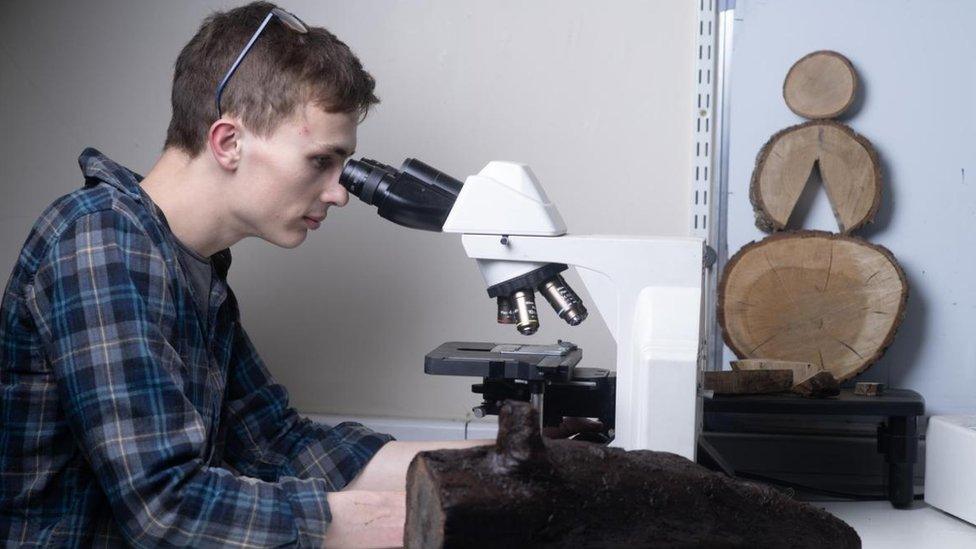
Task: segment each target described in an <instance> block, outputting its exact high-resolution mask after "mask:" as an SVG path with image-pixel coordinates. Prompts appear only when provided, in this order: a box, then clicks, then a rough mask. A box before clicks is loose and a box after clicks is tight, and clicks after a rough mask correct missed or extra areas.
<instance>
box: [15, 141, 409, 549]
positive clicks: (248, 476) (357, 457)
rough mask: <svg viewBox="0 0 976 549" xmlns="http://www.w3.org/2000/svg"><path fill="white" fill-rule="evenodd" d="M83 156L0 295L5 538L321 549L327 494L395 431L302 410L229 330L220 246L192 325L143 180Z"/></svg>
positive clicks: (233, 326)
mask: <svg viewBox="0 0 976 549" xmlns="http://www.w3.org/2000/svg"><path fill="white" fill-rule="evenodd" d="M79 163H80V165H81V168H82V171H83V172H84V175H85V179H86V185H85V187H84V188H82V189H80V190H77V191H75V192H73V193H71V194H68V195H66V196H64V197H62V198H60V199H58V200H57V201H56V202H55V203H54V204H53V205H52V206H51V207H49V208H48V209H47V210H46V211H45V212H44V213H43V214H42V216H41V217H40V219H39V220H38V221H37V223H36V224H35V225H34V228H33V230H32V231H31V233H30V235H29V237H28V239H27V242H26V244H25V245H24V247H23V249H22V251H21V254H20V257H19V260H18V261H17V263H16V266H15V268H14V271H13V274H12V276H11V278H10V281H9V282H8V284H7V287H6V290H5V292H4V295H3V302H2V305H0V407H2V410H0V540H4V541H5V542H6V543H8V544H12V545H43V546H56V547H64V546H85V547H87V546H93V545H102V544H104V545H110V546H111V545H125V544H130V545H135V546H146V547H150V546H151V547H160V546H182V547H201V546H217V545H219V546H233V547H259V546H260V547H263V546H269V545H275V546H278V545H298V546H308V545H319V546H321V545H322V538H323V535H324V533H325V531H326V528H327V527H328V525H329V522H330V521H331V515H330V513H329V508H328V506H327V503H326V493H327V492H329V491H334V490H339V489H341V488H342V487H343V486H345V485H346V484H348V483H349V482H350V481H351V480H352V479H353V478H354V477H355V476H356V475H357V474H358V473H359V471H360V470H361V469H362V468H363V466H364V465H365V464H366V462H367V461H369V459H370V458H371V457H372V456H373V455H374V454H375V453H376V451H377V450H378V449H379V448H380V447H381V446H382V445H383V444H384V443H385V442H387V441H389V440H390V439H391V438H392V437H390V436H389V435H382V434H377V433H374V432H372V431H370V430H369V429H367V428H365V427H363V426H362V425H359V424H357V423H342V424H339V425H337V426H335V427H331V428H330V427H328V426H324V425H319V424H315V423H313V422H311V421H309V420H307V419H304V418H301V417H300V416H299V415H298V414H297V413H296V412H295V410H294V409H292V408H290V407H289V405H288V395H287V393H286V391H285V389H284V388H283V387H282V386H281V385H279V384H277V383H275V381H274V380H273V379H272V377H271V375H270V374H269V373H268V371H267V369H266V368H265V366H264V364H263V363H262V361H261V359H260V357H259V356H258V354H257V352H255V350H254V347H253V346H252V345H251V342H250V341H249V340H248V337H247V334H246V333H245V332H244V330H243V328H242V327H241V324H240V316H239V312H238V307H237V302H236V300H235V298H234V294H233V293H232V292H231V291H230V288H229V287H228V286H227V282H226V275H227V269H228V267H229V266H230V252H229V250H224V251H222V252H219V253H218V254H216V255H215V256H214V257H213V260H214V271H215V274H216V276H215V277H214V287H213V289H212V291H211V296H210V310H209V318H200V315H199V313H198V310H197V308H196V307H195V306H194V301H193V295H192V291H193V290H192V288H191V285H190V284H189V282H188V280H187V278H186V277H185V275H184V274H183V271H182V269H181V268H180V266H179V261H178V259H177V255H176V241H175V237H174V236H173V234H172V233H171V232H170V231H169V229H168V228H167V227H166V225H165V224H163V223H162V222H161V220H160V219H159V218H158V216H157V215H156V212H155V209H154V208H153V207H152V206H151V202H150V201H149V199H148V197H147V196H146V195H145V194H144V193H143V191H142V190H141V188H140V187H139V181H140V179H141V178H140V177H139V176H138V175H136V174H134V173H132V172H131V171H129V170H127V169H126V168H124V167H122V166H120V165H118V164H116V163H114V162H112V161H111V160H109V159H108V158H106V157H105V156H103V155H101V154H100V153H99V152H98V151H95V150H93V149H86V150H85V151H84V152H83V153H82V155H81V157H80V158H79Z"/></svg>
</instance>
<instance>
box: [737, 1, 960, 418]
mask: <svg viewBox="0 0 976 549" xmlns="http://www.w3.org/2000/svg"><path fill="white" fill-rule="evenodd" d="M839 14H842V16H841V15H839ZM974 17H976V3H973V2H971V1H968V0H938V1H931V2H910V1H906V0H899V1H888V0H885V1H882V0H875V1H871V2H849V1H845V0H821V1H820V2H815V3H814V2H801V1H798V0H796V1H794V0H790V1H779V2H762V1H759V0H755V1H751V0H739V1H738V2H737V3H736V13H735V31H734V39H733V40H734V42H735V46H734V51H733V54H732V70H731V84H732V91H731V100H732V109H731V120H730V128H731V147H730V165H729V170H730V173H729V203H728V204H729V208H728V237H729V239H728V242H729V252H730V255H731V254H732V253H735V251H736V250H738V249H739V248H740V247H741V246H742V245H743V244H745V243H747V242H749V241H751V240H758V239H761V238H763V237H764V236H765V234H764V233H762V232H760V231H759V230H757V229H756V228H755V226H754V225H753V215H752V207H751V205H750V204H749V192H748V190H749V179H750V176H751V174H752V170H753V167H754V163H755V158H756V153H757V152H758V151H759V149H760V148H761V147H762V145H763V143H765V142H766V140H768V139H769V137H770V136H772V134H774V133H775V132H777V131H779V130H780V129H782V128H785V127H787V126H790V125H793V124H797V123H799V122H802V121H803V120H802V119H801V118H799V117H798V116H796V115H794V114H793V113H792V112H790V111H789V109H788V108H787V107H786V105H785V104H784V103H783V97H782V85H783V78H784V77H785V76H786V72H787V71H788V70H789V68H790V66H791V65H792V64H793V63H794V62H795V61H796V60H797V59H799V58H800V57H802V56H803V55H805V54H807V53H809V52H811V51H815V50H820V49H833V50H837V51H839V52H841V53H843V54H844V55H846V56H847V57H848V58H849V59H850V60H851V62H852V63H853V64H854V68H855V69H856V70H857V73H858V77H859V78H860V81H861V84H862V92H861V97H860V98H859V100H858V102H859V103H860V108H859V109H855V112H852V113H851V116H849V117H848V118H847V119H845V120H844V122H845V123H847V124H849V125H850V126H851V127H852V128H854V130H855V131H857V132H859V133H862V134H863V135H864V136H865V137H867V138H868V139H869V140H870V141H871V142H872V144H873V145H874V147H875V149H877V151H878V154H879V156H880V159H881V163H882V167H883V172H884V189H883V199H882V203H881V208H880V210H879V212H878V215H877V217H876V222H875V223H874V225H871V226H869V227H868V228H866V229H865V230H862V231H858V232H856V233H855V234H857V235H859V236H863V237H864V238H867V239H868V240H870V241H871V242H874V243H877V244H881V245H884V246H885V247H887V248H888V249H889V250H891V251H892V253H893V254H894V255H895V257H896V258H898V262H899V263H900V264H901V266H902V268H903V269H904V270H905V274H906V275H907V277H908V284H909V291H910V294H909V298H908V308H907V314H906V316H905V320H904V322H903V323H902V325H901V328H900V329H899V332H898V334H897V336H896V338H895V341H894V343H893V344H892V346H891V347H890V348H889V349H888V352H887V353H886V354H885V356H884V357H883V358H882V359H881V360H880V361H879V362H878V363H877V364H875V365H874V366H872V367H871V368H870V369H869V370H868V371H867V372H865V373H864V374H863V375H862V376H861V377H859V378H858V379H859V380H872V381H881V382H885V383H887V384H889V386H892V387H901V388H908V389H915V390H917V391H919V392H920V393H921V394H922V396H924V397H925V400H926V406H927V410H926V411H927V412H928V413H930V414H939V413H970V414H972V413H974V412H976V338H974V321H973V319H974V312H976V284H974V283H973V277H974V272H976V256H974V255H973V251H972V250H973V244H972V236H971V234H972V225H973V222H974V221H976V184H974V177H973V176H974V174H976V103H974V101H973V98H976V64H974V62H973V52H974V51H976V34H974V33H973V31H972V21H973V18H974ZM805 227H807V228H816V229H823V230H830V231H835V232H836V231H837V224H836V222H835V221H834V219H833V215H832V214H831V211H830V206H829V203H828V202H827V200H826V195H825V193H824V191H823V190H822V189H821V190H820V191H819V194H818V196H817V199H815V200H814V202H813V204H812V207H811V209H810V213H809V215H808V217H807V223H806V225H805ZM727 354H728V355H729V357H731V353H727ZM727 358H728V357H727Z"/></svg>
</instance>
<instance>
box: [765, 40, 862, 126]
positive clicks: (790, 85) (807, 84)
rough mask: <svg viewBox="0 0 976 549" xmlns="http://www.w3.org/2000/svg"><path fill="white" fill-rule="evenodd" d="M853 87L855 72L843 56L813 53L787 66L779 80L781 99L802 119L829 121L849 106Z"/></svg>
mask: <svg viewBox="0 0 976 549" xmlns="http://www.w3.org/2000/svg"><path fill="white" fill-rule="evenodd" d="M857 86H858V81H857V73H856V72H855V71H854V66H853V65H851V62H850V61H849V60H848V59H847V58H846V57H844V56H843V55H841V54H839V53H837V52H835V51H828V50H823V51H815V52H813V53H810V54H807V55H806V56H804V57H802V58H801V59H800V60H799V61H797V62H796V63H794V64H793V66H792V67H790V70H789V72H788V73H786V79H785V80H784V81H783V99H784V100H785V101H786V106H788V107H789V108H790V110H791V111H793V112H795V113H796V114H798V115H800V116H802V117H804V118H811V119H819V118H833V117H835V116H838V115H840V114H841V113H843V112H844V111H845V110H847V108H848V107H850V106H851V103H853V102H854V97H855V95H856V94H857Z"/></svg>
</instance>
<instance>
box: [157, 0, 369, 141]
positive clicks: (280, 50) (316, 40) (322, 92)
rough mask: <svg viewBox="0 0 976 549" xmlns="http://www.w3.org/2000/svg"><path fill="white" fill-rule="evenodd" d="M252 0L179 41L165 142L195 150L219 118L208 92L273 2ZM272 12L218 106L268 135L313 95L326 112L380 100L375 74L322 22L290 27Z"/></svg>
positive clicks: (362, 111) (359, 108)
mask: <svg viewBox="0 0 976 549" xmlns="http://www.w3.org/2000/svg"><path fill="white" fill-rule="evenodd" d="M275 7H276V6H275V5H274V4H271V3H269V2H253V3H251V4H248V5H246V6H242V7H239V8H235V9H232V10H230V11H226V12H219V13H214V14H212V15H210V16H209V17H207V19H206V20H204V22H203V24H202V25H201V26H200V30H198V31H197V33H196V35H194V37H193V38H192V39H191V40H190V42H189V43H187V45H186V46H184V47H183V50H182V51H181V52H180V56H179V57H178V58H177V60H176V70H175V73H174V75H173V94H172V102H173V117H172V119H171V120H170V123H169V129H168V130H167V132H166V145H165V147H166V148H169V147H176V148H179V149H182V150H184V151H185V152H187V153H189V154H190V155H191V156H194V157H195V156H197V155H198V154H200V153H201V152H202V151H203V150H204V148H205V146H206V139H207V131H208V130H209V128H210V125H211V124H213V122H214V121H215V120H217V107H216V104H215V103H214V94H215V92H216V89H217V84H219V83H220V79H221V78H223V77H224V74H225V73H226V72H227V69H229V68H230V66H231V65H232V64H233V63H234V60H235V59H236V58H237V55H238V54H239V53H240V52H241V50H242V49H243V48H244V45H245V44H246V43H247V41H248V39H249V38H250V37H251V35H253V34H254V31H255V30H257V28H258V26H259V25H260V24H261V21H262V20H263V19H264V18H265V17H266V16H267V15H268V13H269V12H270V11H271V10H272V9H273V8H275ZM276 19H277V18H272V20H271V21H270V22H269V23H268V26H267V28H265V29H264V32H263V33H261V36H260V37H259V38H258V40H257V42H255V43H254V47H253V48H252V49H251V51H250V53H248V54H247V57H245V58H244V61H243V62H242V63H241V65H240V67H238V69H237V72H235V73H234V76H233V77H231V79H230V81H229V82H228V83H227V87H226V88H225V89H224V93H223V97H222V98H221V101H220V103H221V110H222V111H223V112H224V113H227V114H234V115H237V116H239V117H240V118H241V119H242V120H243V122H244V124H245V125H246V126H247V128H248V129H250V130H251V131H254V132H256V133H258V134H259V135H268V134H270V133H271V132H273V131H274V130H275V128H277V127H278V124H279V123H281V122H282V121H284V120H285V119H286V118H287V117H289V116H290V115H292V113H294V112H295V109H296V108H298V107H301V106H303V105H305V104H306V103H309V102H311V103H313V104H315V105H317V106H319V107H320V108H322V109H323V110H325V111H327V112H333V113H335V112H354V113H358V114H359V116H360V117H363V116H366V112H367V111H368V110H369V107H370V106H371V105H374V104H376V103H379V99H378V98H377V97H376V95H374V93H373V89H374V87H375V85H376V83H375V81H374V80H373V77H372V76H370V74H369V73H368V72H366V71H365V70H364V69H363V66H362V64H361V63H360V62H359V59H357V58H356V56H355V55H354V54H353V53H352V51H350V50H349V47H348V46H346V45H345V44H344V43H343V42H342V41H340V40H339V39H338V38H336V37H335V35H333V34H332V33H330V32H329V31H327V30H326V29H324V28H322V27H309V28H308V33H306V34H302V33H299V32H295V31H293V30H291V29H289V28H287V27H286V26H285V25H283V24H282V23H281V22H280V21H277V20H276Z"/></svg>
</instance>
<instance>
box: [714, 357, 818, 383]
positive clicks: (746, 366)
mask: <svg viewBox="0 0 976 549" xmlns="http://www.w3.org/2000/svg"><path fill="white" fill-rule="evenodd" d="M730 364H731V365H732V369H733V370H792V371H793V379H806V378H808V377H810V376H812V375H813V374H815V373H817V372H820V371H823V366H822V365H820V364H814V363H812V362H797V361H793V360H776V359H770V358H744V359H742V360H733V361H731V362H730Z"/></svg>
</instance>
